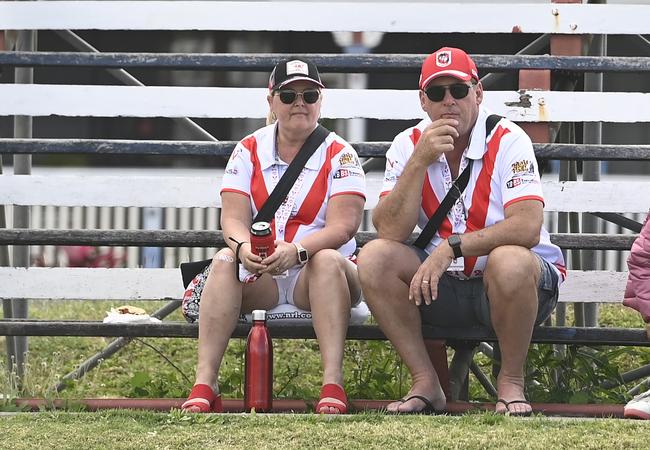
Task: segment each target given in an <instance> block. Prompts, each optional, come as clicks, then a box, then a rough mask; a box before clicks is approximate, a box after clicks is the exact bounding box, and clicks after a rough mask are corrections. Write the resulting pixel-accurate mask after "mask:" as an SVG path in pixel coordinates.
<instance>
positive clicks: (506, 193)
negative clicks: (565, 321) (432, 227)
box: [380, 107, 566, 282]
mask: <svg viewBox="0 0 650 450" xmlns="http://www.w3.org/2000/svg"><path fill="white" fill-rule="evenodd" d="M490 114H491V112H490V111H489V110H487V109H486V108H484V107H481V108H480V111H479V116H478V119H477V121H476V125H475V126H474V129H473V130H472V137H471V139H470V145H469V147H468V149H467V150H466V152H465V154H464V156H463V158H469V159H472V160H473V164H472V171H471V175H470V180H469V183H468V185H467V188H466V189H465V191H464V193H463V196H462V199H463V203H464V205H465V207H464V210H465V211H463V208H462V205H461V204H460V203H458V204H457V207H456V208H452V209H451V210H450V211H449V213H448V214H447V217H446V218H445V219H444V221H443V222H442V224H441V225H440V229H439V230H438V232H437V233H436V234H435V236H434V237H433V239H432V240H431V242H430V243H429V245H428V246H427V248H426V251H427V253H431V251H432V250H433V249H434V248H435V247H436V246H437V245H439V244H440V242H442V240H443V239H446V238H447V237H448V236H449V235H450V234H452V233H469V232H471V231H476V230H480V229H482V228H485V227H489V226H490V225H493V224H495V223H497V222H500V221H502V220H503V219H504V212H505V208H506V207H507V206H509V205H511V204H513V203H515V202H518V201H521V200H530V199H534V200H539V201H540V202H542V203H543V202H544V198H543V195H542V187H541V184H540V177H539V170H538V167H537V161H536V159H535V153H534V151H533V146H532V143H531V141H530V138H529V137H528V135H527V134H526V133H525V132H524V131H523V130H522V129H521V128H520V127H518V126H517V125H515V124H514V123H512V122H511V121H509V120H507V119H502V120H501V121H499V123H498V124H497V126H496V127H495V128H494V129H493V130H492V133H491V134H490V136H488V138H487V142H486V139H485V121H486V120H487V117H488V116H489V115H490ZM430 123H431V120H430V119H429V118H426V119H424V120H422V121H421V122H420V123H418V124H417V125H416V126H414V127H411V128H408V129H406V130H404V131H403V132H401V133H400V134H398V135H397V136H396V137H395V139H394V140H393V143H392V145H391V147H390V148H389V149H388V152H387V153H386V171H385V174H384V184H383V187H382V192H381V194H380V196H384V195H387V194H388V193H389V192H390V191H391V190H392V189H393V187H394V186H395V183H396V182H397V180H398V178H399V177H400V175H401V173H402V171H403V170H404V166H405V165H406V162H407V161H408V159H409V158H410V156H411V154H412V153H413V149H414V148H415V144H416V143H417V141H418V139H419V138H420V136H421V134H422V132H423V130H424V129H425V128H426V127H427V126H428V125H429V124H430ZM449 173H450V172H449V166H448V165H447V160H446V158H445V156H444V154H443V155H441V156H440V158H439V159H438V161H436V162H435V163H434V164H432V165H430V166H429V168H428V169H427V174H426V178H425V181H424V185H423V188H422V204H421V208H420V214H419V217H418V226H419V227H420V228H421V229H423V228H424V226H425V225H426V224H427V222H428V220H429V217H431V216H432V215H433V213H434V212H435V210H436V209H437V208H438V205H440V202H441V201H442V199H444V198H445V195H446V194H447V191H448V187H447V186H448V185H449V180H450V175H449ZM445 179H446V180H447V183H445ZM459 209H460V211H459ZM465 216H466V217H465ZM532 251H533V252H535V253H537V254H538V255H540V256H541V257H542V258H544V259H545V260H546V261H548V262H550V263H551V264H552V265H553V266H554V267H555V268H556V269H557V271H558V273H559V274H560V275H561V276H560V282H561V281H563V279H564V278H565V277H566V267H565V263H564V257H563V256H562V252H561V251H560V249H559V248H558V247H557V246H556V245H554V244H552V243H551V241H550V238H549V235H548V232H547V231H546V229H544V227H542V230H541V233H540V241H539V244H537V245H536V246H535V247H534V248H532ZM464 260H465V270H464V275H465V276H466V277H470V278H474V277H480V276H482V275H483V271H484V270H485V264H486V261H487V256H479V257H465V258H464Z"/></svg>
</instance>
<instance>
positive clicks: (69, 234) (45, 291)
mask: <svg viewBox="0 0 650 450" xmlns="http://www.w3.org/2000/svg"><path fill="white" fill-rule="evenodd" d="M148 3H149V2H129V3H126V4H124V3H120V5H119V8H118V7H117V6H116V5H115V4H114V2H110V1H108V2H85V3H81V4H80V3H77V2H52V3H50V2H24V3H18V2H0V29H55V30H66V29H88V28H90V29H106V30H115V29H139V30H145V29H173V30H182V29H210V30H228V29H232V28H229V27H232V26H235V27H236V28H235V29H237V30H244V31H257V30H261V29H272V30H287V29H292V30H305V31H338V30H341V31H349V30H359V29H364V30H374V31H382V32H417V31H429V28H430V21H429V19H428V18H429V17H431V14H427V11H429V12H430V13H432V11H433V9H434V8H435V14H436V16H438V17H440V18H441V20H439V21H438V22H439V25H440V27H442V28H441V29H440V30H439V31H440V32H445V31H456V32H471V33H474V32H483V33H487V32H499V33H509V32H511V31H512V30H513V27H515V26H517V27H519V29H520V30H523V31H525V32H531V33H536V32H543V33H550V34H552V35H555V34H557V33H564V34H570V35H571V36H570V37H573V38H575V37H577V36H578V35H579V34H582V33H585V34H586V33H612V34H613V33H617V34H633V33H645V32H647V28H646V27H647V25H646V24H645V23H641V22H643V21H641V20H640V17H644V16H643V13H644V12H645V11H647V10H648V8H647V7H645V6H639V5H635V6H636V7H635V8H624V7H622V6H614V5H607V7H606V8H607V9H602V8H600V7H601V6H603V5H580V6H578V5H563V4H554V5H524V6H521V7H522V8H526V10H527V13H523V11H521V10H518V11H517V12H516V14H514V15H513V14H511V12H512V11H511V10H512V8H507V7H505V6H502V7H496V8H497V9H498V11H499V17H501V19H500V20H499V21H498V23H496V24H494V23H486V21H485V20H483V17H484V15H483V13H482V11H483V12H484V9H485V8H486V7H487V5H471V7H468V8H467V10H465V11H464V12H463V14H464V17H465V18H466V20H464V21H463V23H462V24H459V23H455V22H457V21H451V20H449V21H448V20H444V17H456V15H457V13H458V11H457V5H456V6H453V5H444V4H436V5H428V4H418V5H417V8H418V10H419V11H421V13H420V14H418V15H413V14H411V13H409V14H408V17H406V16H404V15H403V13H404V11H406V10H408V8H405V7H403V6H402V5H398V6H395V5H392V6H391V5H388V4H363V3H361V4H347V6H346V7H347V8H352V9H354V10H356V9H359V8H360V11H366V10H367V8H373V10H374V11H376V12H377V14H376V15H373V17H369V16H368V15H366V14H361V13H360V14H352V13H350V14H345V15H344V16H345V17H342V18H339V19H343V18H344V19H345V20H342V21H341V20H338V19H337V20H336V21H323V20H322V17H320V16H321V14H322V12H323V11H326V10H327V7H325V8H324V6H323V5H322V4H319V3H304V4H297V5H296V8H297V10H296V14H295V18H296V20H293V19H294V17H292V18H291V21H290V22H287V21H286V18H285V17H284V16H282V17H280V15H279V14H277V12H276V11H275V10H274V9H273V7H274V5H273V2H269V3H254V4H253V3H247V2H228V3H227V4H223V3H222V4H218V3H220V2H205V3H203V4H200V5H199V4H196V3H195V4H193V5H192V7H193V8H198V9H194V10H193V13H192V14H191V15H190V16H191V18H192V21H189V22H188V21H187V20H186V19H185V18H186V17H187V15H186V14H182V12H183V11H186V9H187V8H188V4H185V2H164V3H163V4H162V5H163V10H159V9H157V8H159V7H160V5H161V4H160V3H156V5H155V7H156V9H154V7H153V6H152V5H151V4H148ZM57 7H59V8H71V11H72V10H74V12H75V14H61V10H60V9H59V10H56V8H57ZM251 7H254V8H256V9H257V11H258V12H259V13H260V16H259V17H263V18H264V19H263V23H260V22H256V21H255V20H252V21H251V20H248V19H247V20H245V21H244V20H238V19H237V18H238V17H247V18H250V15H249V14H248V13H245V12H246V11H248V8H251ZM275 7H276V8H277V6H275ZM52 8H55V10H53V9H52ZM124 8H127V9H129V11H128V12H126V11H125V10H124ZM323 8H324V9H323ZM494 8H495V6H494V5H490V6H489V9H490V15H491V16H492V15H493V14H494V13H495V9H494ZM53 11H57V12H53ZM315 11H317V13H315ZM603 11H607V14H609V17H612V19H613V20H611V21H609V23H608V24H607V27H605V28H603V26H602V24H600V23H599V22H595V21H594V20H593V19H594V17H596V15H599V14H603ZM118 12H119V14H118ZM118 16H119V17H118ZM144 17H147V20H144V19H143V18H144ZM310 17H318V21H316V22H312V21H310V20H306V19H308V18H310ZM125 18H128V20H125ZM297 18H300V20H297ZM420 18H427V20H425V21H424V22H422V24H421V25H418V23H419V21H420V20H424V19H420ZM614 18H617V19H620V20H614ZM452 22H453V30H452V29H450V30H447V29H445V28H444V27H446V26H447V24H449V23H452ZM621 23H624V24H625V26H622V25H621ZM323 24H324V25H323ZM574 25H575V26H576V27H577V29H576V28H574ZM323 26H325V27H326V29H325V28H322V27H323ZM331 27H339V28H338V29H337V30H333V29H332V28H331ZM552 37H555V36H552ZM557 37H559V38H564V37H566V36H564V35H562V36H559V35H558V36H557ZM431 50H433V49H431ZM308 56H309V57H310V58H311V59H312V60H314V61H315V62H316V63H317V64H318V66H319V67H320V68H321V70H322V71H323V72H344V73H350V72H362V73H382V72H384V73H395V72H408V73H413V74H414V80H415V79H416V76H417V73H418V71H419V67H420V64H421V61H422V59H423V57H424V55H370V54H362V55H355V54H337V55H326V54H316V55H308ZM279 57H280V55H250V54H248V55H247V54H238V55H233V54H210V55H208V54H199V55H189V54H171V55H170V54H126V53H109V54H98V53H90V52H84V53H66V52H59V53H44V52H0V64H2V65H8V66H13V67H41V66H80V67H100V68H101V67H103V68H116V67H126V68H131V67H132V68H136V67H149V68H174V69H190V68H191V69H195V68H209V69H212V70H220V71H230V70H243V71H261V72H266V73H268V71H269V70H270V68H271V67H272V66H273V64H274V62H275V61H276V60H277V59H279ZM475 60H476V62H477V65H478V66H479V68H480V69H481V71H484V70H494V71H498V72H513V71H518V72H519V73H520V74H521V78H522V79H523V78H526V77H527V76H528V75H529V72H531V71H533V72H535V73H546V74H548V72H549V71H556V72H558V73H567V72H571V73H591V72H596V71H612V72H620V71H622V72H642V73H647V72H648V71H650V58H623V57H589V56H531V55H475ZM136 84H137V83H136ZM265 92H266V91H265V89H264V88H259V87H254V88H253V87H240V88H232V87H175V86H174V87H172V86H159V87H145V86H86V85H84V86H81V85H54V84H39V85H30V84H24V85H17V84H16V85H15V84H11V85H10V84H0V98H2V99H3V101H2V102H0V115H29V116H48V115H59V116H67V117H75V116H85V117H119V116H130V117H206V118H242V117H243V118H263V117H265V115H266V107H265V106H264V101H263V99H264V95H265ZM647 97H648V94H643V93H637V92H617V93H613V92H606V93H599V92H560V91H553V90H550V89H549V88H548V87H547V88H542V89H541V90H540V89H531V88H527V87H526V88H522V89H520V90H512V91H491V90H488V91H487V92H486V95H485V102H486V104H487V105H488V106H489V107H490V108H491V109H492V110H494V111H495V112H497V113H499V114H502V115H504V116H506V117H508V118H511V119H512V120H515V121H518V122H520V123H524V124H530V125H533V126H534V125H542V129H544V130H546V134H547V136H548V135H549V134H551V135H552V134H554V133H553V132H551V133H549V127H548V124H550V123H560V122H591V121H604V122H619V123H633V122H650V110H649V109H648V108H647V107H646V106H647V102H648V100H647ZM44 98H47V99H48V101H47V102H44V101H43V99H44ZM386 104H390V105H392V106H391V108H386V107H385V105H386ZM611 104H616V105H617V108H616V109H614V108H611ZM393 106H394V107H393ZM421 116H422V111H421V110H420V108H419V106H418V101H417V92H416V91H415V90H414V89H408V90H397V89H328V90H327V100H326V102H325V105H324V108H323V118H326V119H336V120H347V119H349V118H366V119H378V120H395V119H400V120H405V119H417V118H421ZM544 127H545V128H544ZM531 129H532V128H531ZM341 134H343V135H344V134H345V133H341ZM551 140H554V139H551ZM354 145H355V147H356V148H357V151H358V153H359V154H360V156H362V157H367V158H382V157H383V156H384V154H385V151H386V149H387V147H388V143H386V142H359V143H355V144H354ZM233 146H234V143H233V142H197V141H186V142H184V141H176V142H169V141H116V140H96V139H21V138H7V139H0V155H2V154H12V155H36V154H53V153H61V154H90V155H100V154H101V155H106V154H113V155H120V154H121V155H160V156H161V157H173V156H176V155H183V156H203V155H217V156H227V155H229V154H230V151H231V150H232V148H233ZM535 152H536V155H537V157H538V159H540V160H549V159H550V160H561V161H576V160H578V161H599V160H625V161H648V160H650V146H649V145H601V144H591V145H589V144H579V145H578V144H571V143H566V144H556V143H538V144H535ZM71 172H72V171H71ZM381 176H382V174H381V172H371V173H370V174H369V177H368V181H369V183H368V184H369V191H370V193H371V194H370V196H369V199H368V202H367V205H366V208H367V209H368V210H371V209H372V207H373V206H374V204H376V201H377V195H378V192H379V187H380V185H381ZM218 186H219V178H218V177H217V176H211V177H195V176H192V177H187V178H177V177H169V176H164V175H163V176H160V175H159V176H156V177H150V176H140V175H138V176H135V175H134V176H129V177H127V178H125V177H122V176H79V175H75V174H74V173H70V174H59V175H56V176H51V175H47V176H40V175H38V173H37V172H36V171H35V174H34V175H30V176H24V175H7V174H4V175H0V205H22V206H30V207H32V206H53V207H77V206H82V207H85V206H98V207H102V206H110V207H123V208H130V207H138V208H142V207H158V208H163V207H164V208H167V207H170V208H196V207H201V208H208V207H210V208H218V207H219V206H220V205H219V198H218V195H216V193H217V192H218ZM639 192H650V183H649V182H648V181H627V180H626V181H622V180H618V179H617V180H616V181H608V180H604V181H597V182H595V181H551V180H548V181H547V180H546V179H544V193H545V198H546V201H547V205H546V209H547V210H548V211H554V212H560V213H596V214H598V215H600V216H604V217H608V218H611V217H612V215H613V214H616V213H643V212H645V211H647V209H648V204H647V200H646V199H644V198H642V196H640V195H638V193H639ZM134 193H137V194H134ZM615 220H617V222H618V223H622V224H624V225H626V226H628V227H631V228H632V229H633V230H636V231H638V228H639V224H638V223H636V224H635V223H634V222H629V221H626V220H625V219H624V218H623V219H621V218H619V219H615ZM373 237H374V233H373V232H372V231H362V232H360V233H359V234H358V240H359V242H360V244H362V245H363V244H364V243H365V242H368V240H370V239H372V238H373ZM633 239H634V235H633V234H625V235H623V234H621V235H609V234H608V235H601V234H567V233H553V234H552V240H553V242H555V243H557V244H558V245H559V246H560V247H562V248H563V249H565V250H579V249H588V250H617V251H624V250H627V249H629V248H630V246H631V244H632V241H633ZM223 244H224V241H223V236H222V235H221V232H220V231H218V230H210V231H186V230H88V229H73V230H57V229H52V228H48V229H35V228H31V229H19V228H13V229H12V228H10V229H0V246H2V245H19V246H20V245H91V246H95V245H98V246H142V247H154V246H161V247H209V248H212V247H218V246H222V245H223ZM625 278H626V273H624V272H612V271H604V270H588V271H577V270H570V271H569V278H568V280H567V282H566V283H565V284H564V285H563V287H562V291H561V297H560V300H561V302H563V303H566V302H578V303H619V302H620V300H621V297H622V292H623V288H624V283H625ZM86 287H92V288H91V289H87V288H86ZM181 294H182V286H181V282H180V273H179V271H178V270H177V269H174V268H158V269H149V268H125V269H98V268H93V269H90V268H58V267H56V268H37V267H32V268H28V269H27V268H20V267H17V268H16V267H0V299H3V300H5V299H7V300H12V301H23V300H28V299H48V300H73V299H74V300H76V299H84V300H115V301H116V303H122V302H128V301H132V300H160V299H167V300H171V301H173V302H172V303H170V305H168V307H165V308H163V310H161V311H160V312H159V315H160V316H164V315H167V314H168V313H169V312H171V311H172V310H173V309H174V308H176V307H177V306H178V299H179V298H180V296H181ZM246 333H247V326H246V325H241V326H238V327H237V329H236V331H235V333H234V335H233V336H234V337H243V336H245V335H246ZM272 333H273V336H274V337H279V338H314V332H313V329H312V328H311V326H310V325H309V324H293V325H291V326H273V329H272ZM424 334H425V337H427V338H430V339H446V340H450V341H454V340H456V341H458V342H482V341H488V342H492V341H494V340H495V337H494V334H493V333H492V332H491V331H489V330H487V329H481V328H477V329H471V330H466V329H462V330H461V329H451V328H444V329H441V328H432V327H426V328H425V329H424ZM0 335H6V336H40V335H48V336H115V337H117V336H126V337H134V336H171V337H196V335H197V326H196V325H191V324H186V323H175V322H163V323H161V324H139V325H133V324H129V325H127V324H103V323H100V322H98V321H83V322H75V321H35V320H29V319H4V320H2V321H0ZM348 338H349V339H385V337H384V335H383V334H382V333H381V331H380V330H379V329H378V328H377V327H375V326H372V325H361V326H351V327H350V328H349V330H348ZM533 342H538V343H565V344H586V345H595V344H598V345H602V344H605V345H640V346H647V345H650V340H648V338H647V337H646V334H645V331H644V330H643V329H614V328H597V327H595V328H581V327H557V326H556V327H549V326H546V327H538V328H536V329H535V331H534V334H533Z"/></svg>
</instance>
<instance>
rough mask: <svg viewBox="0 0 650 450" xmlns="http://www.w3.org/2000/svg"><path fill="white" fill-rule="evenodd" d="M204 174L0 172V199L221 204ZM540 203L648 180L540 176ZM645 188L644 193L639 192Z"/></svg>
mask: <svg viewBox="0 0 650 450" xmlns="http://www.w3.org/2000/svg"><path fill="white" fill-rule="evenodd" d="M214 172H215V175H214V176H211V177H206V176H183V177H179V176H137V175H130V176H128V177H124V176H97V175H96V176H92V175H76V176H75V175H59V176H52V175H30V176H25V175H2V176H0V204H14V205H24V206H29V205H42V206H45V205H51V206H122V207H130V206H136V207H176V208H194V207H197V208H208V207H220V206H221V198H220V196H219V189H220V186H221V178H222V171H221V170H220V169H215V171H214ZM382 178H383V174H381V173H379V172H371V173H369V174H367V178H366V184H367V188H368V191H367V192H368V195H367V197H366V205H365V208H366V209H367V210H370V209H373V208H374V207H375V205H376V204H377V201H378V200H379V193H380V192H381V186H382ZM542 185H543V191H544V199H545V201H546V203H545V206H544V209H545V210H546V211H559V212H614V213H620V212H630V213H642V212H647V211H648V208H649V207H650V197H648V195H647V193H650V180H648V181H622V180H621V178H617V181H562V182H558V181H542ZM640 193H645V195H643V194H640Z"/></svg>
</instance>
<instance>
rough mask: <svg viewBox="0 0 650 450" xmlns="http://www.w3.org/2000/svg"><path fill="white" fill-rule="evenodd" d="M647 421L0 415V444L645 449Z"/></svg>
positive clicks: (60, 446)
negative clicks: (0, 431)
mask: <svg viewBox="0 0 650 450" xmlns="http://www.w3.org/2000/svg"><path fill="white" fill-rule="evenodd" d="M646 425H647V424H645V423H643V422H637V421H629V420H627V421H624V420H614V419H601V420H597V421H594V420H572V419H548V418H542V417H533V418H530V419H514V418H506V417H501V416H495V415H493V414H489V413H483V414H468V415H465V416H462V417H447V416H436V417H429V416H402V417H394V416H387V415H381V414H375V413H373V414H358V415H355V416H347V417H338V418H335V419H333V420H332V419H330V418H328V417H320V416H316V415H279V414H277V415H244V414H223V415H184V414H180V413H179V412H172V413H169V414H161V413H150V412H135V411H103V412H96V413H93V414H84V413H70V412H68V413H61V412H42V413H36V414H18V415H13V416H4V417H0V429H1V430H2V442H3V444H5V445H6V447H5V448H12V449H16V450H19V449H32V448H56V449H80V448H92V449H116V450H119V449H129V450H132V449H136V450H137V449H153V448H155V449H193V450H194V449H202V448H242V449H243V448H245V449H250V448H269V449H285V448H300V449H303V448H304V449H309V448H323V447H325V448H332V449H338V448H345V449H368V448H407V449H408V448H418V449H419V448H443V449H446V448H449V449H466V448H469V449H475V448H513V449H520V448H526V449H548V448H553V449H562V448H571V449H602V448H608V449H637V448H639V449H640V448H647V426H646Z"/></svg>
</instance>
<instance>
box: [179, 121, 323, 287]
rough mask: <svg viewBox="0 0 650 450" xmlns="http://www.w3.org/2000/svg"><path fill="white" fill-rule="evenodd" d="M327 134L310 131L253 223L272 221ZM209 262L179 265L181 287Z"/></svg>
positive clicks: (319, 127) (237, 256)
mask: <svg viewBox="0 0 650 450" xmlns="http://www.w3.org/2000/svg"><path fill="white" fill-rule="evenodd" d="M329 134H330V130H328V129H327V128H325V127H324V126H322V125H318V126H317V127H316V129H315V130H314V131H312V133H311V134H310V135H309V137H307V140H306V141H305V143H304V144H302V147H300V150H298V154H297V155H296V157H295V158H294V159H293V161H291V164H289V167H288V168H287V171H286V172H285V173H284V175H282V177H281V178H280V181H278V184H277V185H276V186H275V188H274V189H273V192H271V194H270V195H269V198H267V199H266V201H265V202H264V205H262V208H261V209H260V211H259V212H258V213H257V215H256V216H255V218H254V219H253V223H255V222H260V221H261V222H271V221H272V220H273V216H274V215H275V211H277V209H278V208H279V207H280V204H281V203H282V202H283V201H284V199H285V198H286V197H287V194H288V193H289V191H290V190H291V188H292V187H293V185H294V183H295V182H296V179H297V178H298V175H300V171H302V169H303V167H305V164H307V161H308V160H309V158H311V155H313V154H314V152H315V151H316V149H317V148H318V147H320V145H321V144H322V143H323V141H324V140H325V138H326V137H327V136H329ZM239 245H241V244H239ZM237 250H238V251H237V255H236V258H237V264H236V265H235V271H236V270H237V267H238V266H239V247H238V248H237ZM211 262H212V259H204V260H203V261H193V262H186V263H181V266H180V269H181V276H182V278H183V287H187V286H188V285H189V284H190V282H191V281H192V280H193V279H194V277H195V276H197V275H198V274H199V273H201V272H203V270H204V269H205V268H206V267H207V266H208V265H209V264H210V263H211Z"/></svg>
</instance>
